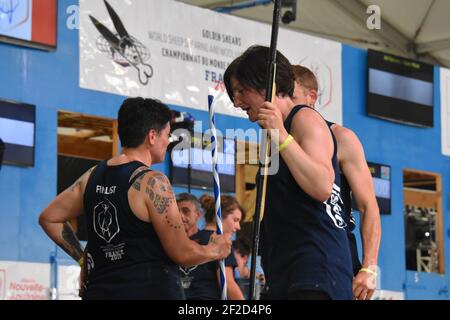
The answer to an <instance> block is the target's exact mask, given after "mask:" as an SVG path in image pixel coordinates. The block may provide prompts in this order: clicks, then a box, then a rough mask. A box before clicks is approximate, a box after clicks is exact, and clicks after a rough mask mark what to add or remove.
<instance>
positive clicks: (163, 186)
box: [145, 173, 174, 214]
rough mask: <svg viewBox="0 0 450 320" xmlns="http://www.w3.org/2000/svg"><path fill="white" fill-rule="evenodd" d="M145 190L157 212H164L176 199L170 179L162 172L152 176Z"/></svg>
mask: <svg viewBox="0 0 450 320" xmlns="http://www.w3.org/2000/svg"><path fill="white" fill-rule="evenodd" d="M145 192H146V193H147V194H148V197H149V198H150V201H152V202H153V205H154V206H155V208H156V212H158V213H159V214H163V213H164V212H165V211H166V210H167V207H168V206H169V204H170V203H171V202H172V201H173V200H174V196H173V191H172V187H171V186H170V182H169V180H168V179H167V178H166V177H165V176H164V175H163V174H160V173H156V174H153V175H151V176H150V178H149V179H148V182H147V187H146V188H145Z"/></svg>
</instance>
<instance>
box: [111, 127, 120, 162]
mask: <svg viewBox="0 0 450 320" xmlns="http://www.w3.org/2000/svg"><path fill="white" fill-rule="evenodd" d="M111 155H112V156H113V157H114V156H117V155H119V131H118V123H117V120H113V121H112V153H111Z"/></svg>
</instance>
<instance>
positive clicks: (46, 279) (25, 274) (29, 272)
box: [0, 261, 80, 300]
mask: <svg viewBox="0 0 450 320" xmlns="http://www.w3.org/2000/svg"><path fill="white" fill-rule="evenodd" d="M79 276H80V267H79V266H76V265H74V266H58V275H57V285H58V288H57V290H56V291H54V290H51V277H52V274H51V266H50V264H48V263H29V262H14V261H0V300H49V299H52V298H53V299H58V300H77V299H80V298H79V297H78V289H79V282H78V281H79ZM52 294H53V296H52Z"/></svg>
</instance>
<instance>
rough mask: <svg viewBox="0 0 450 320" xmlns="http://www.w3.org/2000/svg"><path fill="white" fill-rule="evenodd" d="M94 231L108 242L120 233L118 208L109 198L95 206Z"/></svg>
mask: <svg viewBox="0 0 450 320" xmlns="http://www.w3.org/2000/svg"><path fill="white" fill-rule="evenodd" d="M93 223H94V231H95V233H96V234H97V235H98V236H99V237H100V238H102V239H103V240H105V241H106V242H107V243H109V242H111V240H112V239H113V238H114V237H115V236H116V235H117V234H118V233H119V231H120V227H119V221H118V220H117V209H116V207H115V206H114V205H113V204H112V203H111V201H109V200H108V199H106V198H105V199H104V200H103V201H102V202H100V203H99V204H97V205H96V206H95V207H94V221H93Z"/></svg>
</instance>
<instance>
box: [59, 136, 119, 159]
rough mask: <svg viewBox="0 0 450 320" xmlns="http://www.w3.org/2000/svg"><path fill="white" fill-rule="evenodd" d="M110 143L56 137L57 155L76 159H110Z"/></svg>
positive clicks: (70, 137)
mask: <svg viewBox="0 0 450 320" xmlns="http://www.w3.org/2000/svg"><path fill="white" fill-rule="evenodd" d="M111 150H112V143H111V142H106V141H99V140H92V139H83V138H78V137H74V136H68V135H63V134H59V135H58V154H60V155H64V156H72V157H78V158H87V159H94V160H104V159H108V158H111Z"/></svg>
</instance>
